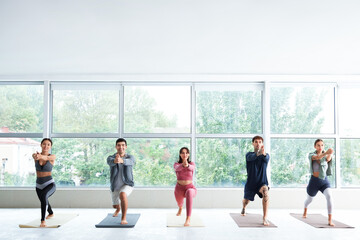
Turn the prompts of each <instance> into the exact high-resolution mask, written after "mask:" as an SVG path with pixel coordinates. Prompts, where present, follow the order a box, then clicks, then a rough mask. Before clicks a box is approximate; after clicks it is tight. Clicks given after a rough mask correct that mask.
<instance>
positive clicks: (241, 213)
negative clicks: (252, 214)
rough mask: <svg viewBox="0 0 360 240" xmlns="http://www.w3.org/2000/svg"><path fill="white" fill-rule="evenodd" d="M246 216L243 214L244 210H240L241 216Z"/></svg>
mask: <svg viewBox="0 0 360 240" xmlns="http://www.w3.org/2000/svg"><path fill="white" fill-rule="evenodd" d="M245 215H246V213H245V208H243V209H242V210H241V216H245Z"/></svg>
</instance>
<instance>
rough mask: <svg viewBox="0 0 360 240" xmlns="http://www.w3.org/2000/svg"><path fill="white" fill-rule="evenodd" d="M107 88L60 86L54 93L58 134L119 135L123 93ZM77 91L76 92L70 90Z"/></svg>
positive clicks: (54, 111) (54, 130)
mask: <svg viewBox="0 0 360 240" xmlns="http://www.w3.org/2000/svg"><path fill="white" fill-rule="evenodd" d="M102 87H103V86H101V85H99V86H96V85H95V86H91V87H89V86H86V85H85V86H81V85H80V86H76V85H75V86H71V85H66V86H62V85H60V86H57V85H55V90H53V132H54V133H116V132H118V131H119V91H118V89H116V88H115V89H111V88H109V89H106V90H96V89H101V88H102ZM71 88H74V89H75V90H68V89H71Z"/></svg>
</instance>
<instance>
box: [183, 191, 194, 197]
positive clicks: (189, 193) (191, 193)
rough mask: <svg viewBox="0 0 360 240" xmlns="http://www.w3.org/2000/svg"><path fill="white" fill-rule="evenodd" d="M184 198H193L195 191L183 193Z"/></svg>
mask: <svg viewBox="0 0 360 240" xmlns="http://www.w3.org/2000/svg"><path fill="white" fill-rule="evenodd" d="M185 196H186V197H194V196H195V190H194V189H189V190H187V191H186V193H185Z"/></svg>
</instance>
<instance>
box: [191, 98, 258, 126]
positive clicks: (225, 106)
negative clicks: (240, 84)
mask: <svg viewBox="0 0 360 240" xmlns="http://www.w3.org/2000/svg"><path fill="white" fill-rule="evenodd" d="M261 106H262V105H261V91H243V92H235V91H225V92H217V91H200V92H196V132H197V133H261V132H262V125H261V118H262V115H261V112H262V110H261Z"/></svg>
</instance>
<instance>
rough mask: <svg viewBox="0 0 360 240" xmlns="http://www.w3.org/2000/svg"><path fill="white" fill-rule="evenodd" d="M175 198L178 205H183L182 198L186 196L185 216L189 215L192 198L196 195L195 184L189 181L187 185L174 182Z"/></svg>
mask: <svg viewBox="0 0 360 240" xmlns="http://www.w3.org/2000/svg"><path fill="white" fill-rule="evenodd" d="M174 193H175V199H176V202H177V204H178V206H179V207H182V206H183V203H184V198H186V216H189V217H190V216H191V210H192V202H193V198H194V197H195V196H196V193H197V190H196V188H195V186H194V185H193V184H192V183H190V184H188V185H180V184H176V186H175V191H174Z"/></svg>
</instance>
